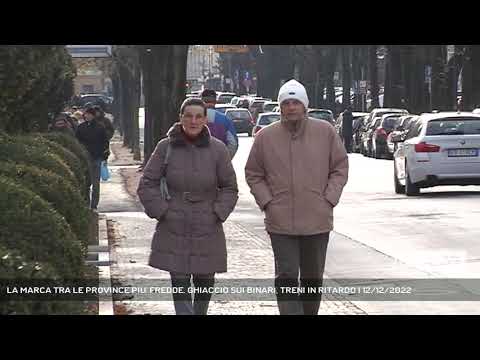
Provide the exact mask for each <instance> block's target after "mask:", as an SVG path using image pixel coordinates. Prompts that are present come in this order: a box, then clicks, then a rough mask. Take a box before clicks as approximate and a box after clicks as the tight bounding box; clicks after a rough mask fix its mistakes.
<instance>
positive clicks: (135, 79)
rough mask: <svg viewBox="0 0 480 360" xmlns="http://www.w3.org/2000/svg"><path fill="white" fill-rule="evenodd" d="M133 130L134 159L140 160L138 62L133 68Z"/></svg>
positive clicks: (139, 79) (139, 80)
mask: <svg viewBox="0 0 480 360" xmlns="http://www.w3.org/2000/svg"><path fill="white" fill-rule="evenodd" d="M132 75H133V76H132V85H133V86H132V121H133V122H132V130H133V131H132V132H133V139H132V140H133V141H132V145H133V160H137V161H140V160H141V159H142V156H141V154H140V129H139V123H138V120H139V119H138V111H139V109H140V97H141V76H140V66H139V65H138V64H137V65H135V66H134V68H133V74H132Z"/></svg>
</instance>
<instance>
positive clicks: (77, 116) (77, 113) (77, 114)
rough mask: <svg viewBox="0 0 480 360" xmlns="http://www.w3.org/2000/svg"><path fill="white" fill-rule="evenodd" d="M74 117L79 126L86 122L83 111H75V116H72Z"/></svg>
mask: <svg viewBox="0 0 480 360" xmlns="http://www.w3.org/2000/svg"><path fill="white" fill-rule="evenodd" d="M72 117H73V118H75V119H76V120H77V124H78V125H80V124H81V123H83V122H84V121H85V119H84V118H83V113H82V112H81V111H78V110H77V111H75V112H74V113H73V114H72Z"/></svg>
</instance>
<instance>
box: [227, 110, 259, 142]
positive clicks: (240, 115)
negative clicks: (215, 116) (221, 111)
mask: <svg viewBox="0 0 480 360" xmlns="http://www.w3.org/2000/svg"><path fill="white" fill-rule="evenodd" d="M225 115H226V116H227V117H228V118H229V119H230V120H232V122H233V125H234V126H235V130H236V131H237V134H242V133H247V134H248V136H252V133H253V127H254V126H255V123H254V121H253V117H252V114H250V111H248V110H247V109H228V110H227V111H226V112H225Z"/></svg>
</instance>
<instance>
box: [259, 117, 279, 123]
mask: <svg viewBox="0 0 480 360" xmlns="http://www.w3.org/2000/svg"><path fill="white" fill-rule="evenodd" d="M278 120H280V115H268V116H262V117H261V118H260V120H258V125H270V124H272V123H274V122H276V121H278Z"/></svg>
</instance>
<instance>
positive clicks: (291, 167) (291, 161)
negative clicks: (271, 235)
mask: <svg viewBox="0 0 480 360" xmlns="http://www.w3.org/2000/svg"><path fill="white" fill-rule="evenodd" d="M293 140H294V135H293V134H292V136H291V138H290V192H291V194H292V196H291V199H292V229H291V232H292V233H293V232H294V231H295V192H294V186H293Z"/></svg>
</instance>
